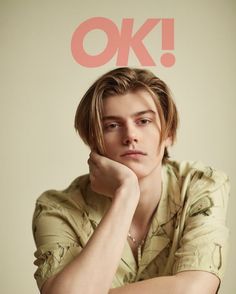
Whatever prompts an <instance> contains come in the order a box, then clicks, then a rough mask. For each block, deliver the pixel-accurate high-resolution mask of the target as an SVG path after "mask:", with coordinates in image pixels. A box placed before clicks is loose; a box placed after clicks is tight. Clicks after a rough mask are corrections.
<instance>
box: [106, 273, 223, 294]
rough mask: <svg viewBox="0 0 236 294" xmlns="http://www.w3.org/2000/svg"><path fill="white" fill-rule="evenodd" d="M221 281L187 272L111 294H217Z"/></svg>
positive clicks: (122, 288)
mask: <svg viewBox="0 0 236 294" xmlns="http://www.w3.org/2000/svg"><path fill="white" fill-rule="evenodd" d="M218 286H219V279H218V278H217V277H216V276H215V275H213V274H211V273H208V272H203V271H186V272H181V273H178V274H176V275H174V276H168V277H158V278H153V279H149V280H145V281H141V282H136V283H133V284H127V285H125V286H123V287H120V288H116V289H111V290H110V291H109V294H143V293H156V294H170V293H173V294H189V293H191V294H199V293H201V294H215V293H216V292H217V288H218Z"/></svg>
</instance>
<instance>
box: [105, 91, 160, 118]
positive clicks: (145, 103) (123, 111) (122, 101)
mask: <svg viewBox="0 0 236 294" xmlns="http://www.w3.org/2000/svg"><path fill="white" fill-rule="evenodd" d="M147 110H152V111H153V112H155V113H156V112H157V108H156V104H155V102H154V98H153V97H152V96H151V94H150V93H149V92H147V91H145V90H139V91H136V92H129V93H127V94H125V95H116V96H109V97H107V98H105V99H103V116H121V117H126V116H130V115H132V114H134V113H138V112H142V111H147Z"/></svg>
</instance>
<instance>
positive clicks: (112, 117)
mask: <svg viewBox="0 0 236 294" xmlns="http://www.w3.org/2000/svg"><path fill="white" fill-rule="evenodd" d="M147 113H151V114H153V115H156V112H155V111H153V110H151V109H148V110H143V111H138V112H135V113H134V114H132V115H131V117H137V116H140V115H143V114H147ZM120 118H121V117H120V116H116V115H108V116H104V117H103V118H102V120H109V119H120Z"/></svg>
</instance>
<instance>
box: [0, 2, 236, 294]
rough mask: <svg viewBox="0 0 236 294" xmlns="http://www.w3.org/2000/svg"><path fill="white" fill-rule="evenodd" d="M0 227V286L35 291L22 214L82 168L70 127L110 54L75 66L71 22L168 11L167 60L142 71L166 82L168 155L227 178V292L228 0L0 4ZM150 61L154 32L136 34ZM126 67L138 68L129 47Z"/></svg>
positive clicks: (227, 293)
mask: <svg viewBox="0 0 236 294" xmlns="http://www.w3.org/2000/svg"><path fill="white" fill-rule="evenodd" d="M0 5H1V7H0V34H1V35H0V44H1V47H0V50H1V51H0V52H1V53H0V58H1V77H0V92H1V96H0V99H1V100H0V101H1V104H0V105H1V108H0V111H1V113H0V128H1V144H0V148H1V151H0V162H1V165H0V166H1V173H0V181H1V184H0V200H1V213H0V218H1V220H0V228H1V242H0V244H1V245H0V246H1V265H0V269H1V273H0V285H1V292H2V293H4V294H10V293H11V294H13V293H31V294H32V293H38V291H37V288H36V284H35V282H34V280H33V272H34V271H35V266H34V265H33V260H34V258H33V252H34V250H35V247H34V242H33V239H32V234H31V218H32V213H33V209H34V203H35V200H36V198H37V197H38V196H39V195H40V194H41V193H42V192H43V191H44V190H46V189H49V188H57V189H62V188H64V187H66V186H67V185H68V184H69V183H70V182H71V181H72V179H74V178H75V177H76V176H78V175H80V174H82V173H84V172H87V165H86V160H87V156H88V149H87V148H86V147H84V145H83V144H82V143H81V141H80V140H79V139H78V137H77V135H76V134H75V131H74V130H73V118H74V113H75V109H76V106H77V104H78V102H79V100H80V98H81V95H82V94H83V93H84V91H85V90H86V89H87V88H88V86H89V85H90V83H91V82H92V81H93V80H94V79H95V78H96V77H98V76H99V75H100V74H101V73H103V72H105V71H107V70H109V69H112V68H113V67H114V66H115V61H116V60H115V58H113V59H112V60H111V61H110V62H109V63H108V64H106V65H105V66H102V67H99V68H84V67H81V66H79V65H78V64H77V63H76V62H75V61H74V60H73V58H72V55H71V52H70V41H71V36H72V33H73V32H74V30H75V28H76V27H77V26H78V25H79V24H80V23H81V22H82V21H84V20H86V19H88V18H91V17H94V16H104V17H108V18H110V19H112V20H113V21H114V22H115V23H116V24H117V25H118V26H120V23H121V21H122V18H125V17H131V18H134V19H135V26H136V28H138V27H140V26H141V25H142V24H143V23H144V21H145V20H146V19H147V18H151V17H153V18H158V17H160V18H164V17H174V18H175V46H176V49H175V55H176V60H177V62H176V64H175V66H173V67H172V68H169V69H167V68H164V67H162V66H160V65H158V66H156V67H152V68H150V69H151V70H153V71H154V72H155V73H156V74H157V75H158V76H160V77H161V78H162V79H164V80H165V81H166V82H167V83H168V84H169V86H170V87H171V89H172V92H173V93H174V97H175V100H176V102H177V105H178V108H179V111H180V116H181V127H180V130H179V136H178V142H177V144H176V147H175V148H174V150H173V152H172V154H173V155H174V157H175V158H177V159H200V160H202V161H204V162H205V163H207V164H210V165H212V166H214V167H216V168H220V169H222V170H224V171H226V172H227V173H228V174H229V176H230V178H231V182H232V192H231V199H230V205H229V215H228V224H229V226H230V227H231V252H230V255H229V264H228V268H227V272H226V276H225V280H224V283H223V286H222V289H221V293H224V294H233V293H235V292H234V291H235V281H234V278H235V270H234V266H235V264H236V259H235V253H234V251H233V248H234V247H235V246H236V233H235V230H233V227H234V226H233V225H234V222H235V211H234V210H235V204H236V200H235V198H234V194H235V191H236V189H235V188H236V187H235V176H236V174H235V173H236V172H235V168H234V166H235V153H234V151H233V150H235V148H236V146H235V145H236V144H235V125H236V122H235V118H236V115H235V106H236V103H235V94H234V93H235V84H236V75H235V68H236V61H235V52H236V42H235V29H236V26H235V22H236V1H235V0H231V1H230V0H221V1H220V0H212V1H211V0H208V1H204V0H199V1H187V0H186V1H167V0H165V1H164V0H163V1H157V0H146V1H140V3H138V1H137V0H132V1H127V0H126V1H123V0H119V1H108V0H107V1H105V0H104V1H101V0H100V1H90V0H86V1H75V0H74V1H73V0H71V1H56V0H52V1H45V0H43V1H33V0H31V1H30V0H29V1H27V0H24V1H23V0H22V1H20V0H19V1H17V0H15V1H11V0H9V1H7V0H5V1H3V0H1V1H0ZM105 40H106V38H105V37H104V34H102V33H101V32H95V31H94V32H93V33H91V35H90V36H89V37H88V38H87V39H86V46H88V47H89V50H91V52H93V50H94V49H93V48H96V50H98V51H95V53H96V52H99V50H102V48H103V46H104V42H105ZM145 43H146V44H147V47H148V48H149V50H150V52H151V53H152V56H153V58H154V59H155V60H158V59H159V57H160V31H159V30H158V29H157V30H154V31H153V32H152V34H150V36H148V37H147V39H145ZM129 65H132V66H139V62H138V61H137V59H136V58H135V56H133V54H131V56H130V62H129Z"/></svg>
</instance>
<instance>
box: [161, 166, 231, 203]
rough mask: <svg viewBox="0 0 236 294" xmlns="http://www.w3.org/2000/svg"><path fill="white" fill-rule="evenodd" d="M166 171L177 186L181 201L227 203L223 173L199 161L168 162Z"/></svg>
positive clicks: (227, 192) (227, 179) (225, 178)
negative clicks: (201, 200) (202, 200)
mask: <svg viewBox="0 0 236 294" xmlns="http://www.w3.org/2000/svg"><path fill="white" fill-rule="evenodd" d="M166 169H167V171H168V174H169V178H171V179H172V182H174V183H175V185H176V186H178V189H179V191H180V194H181V198H182V201H186V198H187V199H189V200H190V203H191V202H195V201H197V200H199V199H202V198H204V199H205V200H204V201H208V202H209V201H214V202H215V201H216V202H218V201H227V199H228V195H229V188H230V186H229V178H228V176H227V174H226V173H225V172H223V171H221V170H218V169H215V168H214V167H211V166H208V165H206V164H204V163H203V162H201V161H181V162H177V161H168V163H167V164H166ZM173 179H175V180H174V181H173ZM217 199H218V200H217Z"/></svg>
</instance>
